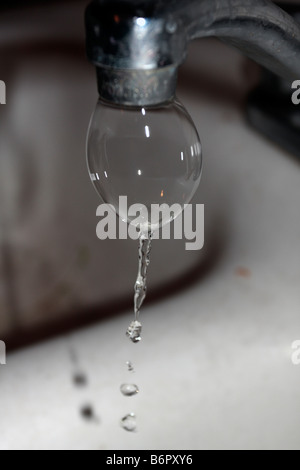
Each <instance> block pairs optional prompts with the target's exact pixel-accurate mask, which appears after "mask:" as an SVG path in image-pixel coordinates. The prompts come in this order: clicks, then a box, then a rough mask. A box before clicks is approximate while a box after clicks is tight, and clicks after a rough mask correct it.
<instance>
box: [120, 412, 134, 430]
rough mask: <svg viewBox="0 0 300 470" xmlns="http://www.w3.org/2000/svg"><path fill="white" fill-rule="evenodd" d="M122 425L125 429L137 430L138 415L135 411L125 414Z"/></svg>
mask: <svg viewBox="0 0 300 470" xmlns="http://www.w3.org/2000/svg"><path fill="white" fill-rule="evenodd" d="M121 426H122V428H123V429H125V431H128V432H135V431H136V427H137V425H136V416H135V414H134V413H130V414H129V415H126V416H124V418H122V420H121Z"/></svg>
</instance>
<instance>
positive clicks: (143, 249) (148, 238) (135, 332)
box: [126, 233, 152, 343]
mask: <svg viewBox="0 0 300 470" xmlns="http://www.w3.org/2000/svg"><path fill="white" fill-rule="evenodd" d="M151 246H152V233H148V235H145V234H143V235H141V237H140V240H139V270H138V276H137V280H136V283H135V289H134V290H135V294H134V321H133V322H132V323H130V325H129V327H128V329H127V332H126V334H127V336H128V337H129V338H130V339H131V341H132V342H133V343H138V342H139V341H141V339H142V337H141V333H142V324H141V323H140V321H139V316H140V310H141V308H142V305H143V303H144V300H145V298H146V294H147V271H148V267H149V265H150V252H151Z"/></svg>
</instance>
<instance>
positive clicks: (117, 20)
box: [114, 15, 121, 24]
mask: <svg viewBox="0 0 300 470" xmlns="http://www.w3.org/2000/svg"><path fill="white" fill-rule="evenodd" d="M114 20H115V23H117V24H119V23H120V21H121V20H120V17H119V15H115V16H114Z"/></svg>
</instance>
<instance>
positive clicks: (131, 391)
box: [120, 384, 139, 397]
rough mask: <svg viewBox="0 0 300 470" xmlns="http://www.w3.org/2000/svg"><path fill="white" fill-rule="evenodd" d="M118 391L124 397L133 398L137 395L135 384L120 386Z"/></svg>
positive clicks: (137, 390)
mask: <svg viewBox="0 0 300 470" xmlns="http://www.w3.org/2000/svg"><path fill="white" fill-rule="evenodd" d="M120 390H121V393H123V395H125V397H133V396H134V395H137V394H138V393H139V388H138V386H137V385H135V384H122V385H121V387H120Z"/></svg>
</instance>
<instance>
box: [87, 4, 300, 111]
mask: <svg viewBox="0 0 300 470" xmlns="http://www.w3.org/2000/svg"><path fill="white" fill-rule="evenodd" d="M86 30H87V54H88V58H89V60H90V61H91V62H92V63H94V64H95V65H96V67H97V77H98V88H99V93H100V96H102V97H103V98H104V99H106V100H108V101H111V102H113V103H115V104H120V105H134V106H140V105H142V106H145V105H156V104H159V103H162V102H164V101H168V100H169V99H172V97H173V96H174V93H175V88H176V77H177V69H178V67H179V65H180V64H182V63H183V62H184V60H185V58H186V53H187V44H188V43H189V42H190V41H191V40H193V39H196V38H201V37H209V36H215V37H218V38H219V39H221V40H222V41H225V42H226V43H228V44H230V45H233V46H235V47H237V48H238V49H240V50H241V51H242V52H243V53H245V54H246V55H247V56H248V57H250V58H251V59H254V60H255V61H256V62H258V63H260V64H262V65H263V66H264V67H266V68H268V69H269V70H271V71H273V72H275V73H276V74H278V75H281V76H283V77H285V78H288V79H291V80H295V79H299V78H300V25H299V24H298V23H297V22H296V21H294V20H293V18H291V17H290V15H288V14H287V13H285V12H284V11H283V10H282V9H280V8H279V7H277V6H275V5H274V4H273V3H272V2H271V1H269V0H93V1H92V2H91V4H90V5H89V6H88V8H87V12H86Z"/></svg>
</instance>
